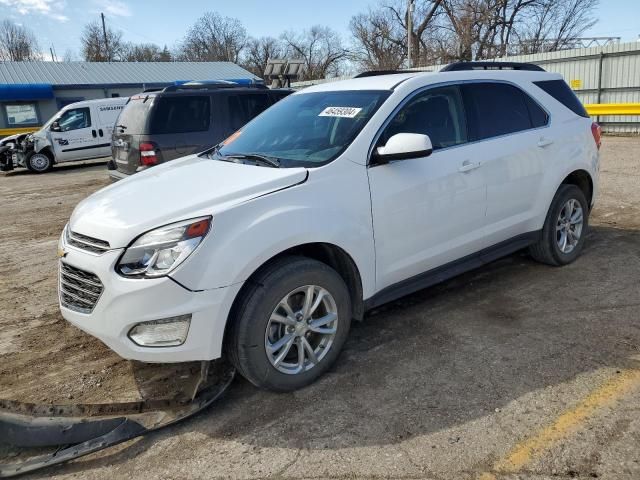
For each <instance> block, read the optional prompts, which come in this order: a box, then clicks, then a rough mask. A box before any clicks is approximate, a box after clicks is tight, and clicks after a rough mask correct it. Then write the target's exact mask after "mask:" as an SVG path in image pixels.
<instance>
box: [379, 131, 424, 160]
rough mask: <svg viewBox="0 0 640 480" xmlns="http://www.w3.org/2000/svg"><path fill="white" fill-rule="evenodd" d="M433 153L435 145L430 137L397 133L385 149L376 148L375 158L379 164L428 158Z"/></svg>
mask: <svg viewBox="0 0 640 480" xmlns="http://www.w3.org/2000/svg"><path fill="white" fill-rule="evenodd" d="M432 152H433V145H432V144H431V139H430V138H429V135H422V134H420V133H397V134H395V135H394V136H393V137H391V138H390V139H389V140H388V141H387V144H386V145H385V146H384V147H378V148H376V149H375V151H374V155H373V157H374V159H375V161H376V162H377V163H387V162H390V161H391V160H407V159H410V158H420V157H427V156H429V155H431V153H432Z"/></svg>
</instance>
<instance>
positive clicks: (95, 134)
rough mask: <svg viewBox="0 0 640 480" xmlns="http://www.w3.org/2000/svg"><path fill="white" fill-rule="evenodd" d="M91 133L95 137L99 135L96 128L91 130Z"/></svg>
mask: <svg viewBox="0 0 640 480" xmlns="http://www.w3.org/2000/svg"><path fill="white" fill-rule="evenodd" d="M91 135H92V136H93V138H96V137H97V136H98V134H97V133H96V131H95V130H91Z"/></svg>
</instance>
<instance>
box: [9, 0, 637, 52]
mask: <svg viewBox="0 0 640 480" xmlns="http://www.w3.org/2000/svg"><path fill="white" fill-rule="evenodd" d="M377 3H378V0H316V1H313V0H297V1H290V0H280V1H277V2H271V3H269V2H265V1H264V0H240V1H237V0H236V1H220V0H186V1H182V2H180V1H168V0H155V1H154V0H135V1H134V0H131V1H125V0H0V20H2V19H5V18H9V19H10V20H13V21H14V22H16V23H20V24H22V25H24V26H26V27H29V28H30V29H31V30H32V31H34V33H35V34H36V37H37V39H38V42H39V43H40V47H41V49H42V50H43V51H48V50H49V47H50V46H51V45H53V46H54V48H55V51H56V53H57V55H58V57H59V58H62V57H63V55H64V53H65V51H67V50H70V51H72V52H73V53H74V54H75V55H76V57H77V56H78V54H79V44H80V34H81V32H82V27H83V26H84V25H85V23H87V22H89V21H91V20H99V18H100V12H104V14H105V16H106V19H107V24H108V25H109V26H110V27H112V28H114V29H117V30H121V31H122V32H123V38H124V39H125V40H127V41H132V42H137V43H140V42H153V43H156V44H158V45H160V46H164V45H165V44H166V45H167V46H168V47H169V48H172V47H173V46H175V45H176V44H177V43H178V42H179V41H180V39H181V38H182V36H183V35H184V33H185V31H186V30H187V29H188V28H189V26H191V25H192V24H193V23H194V22H195V21H196V20H197V18H198V17H199V16H201V15H202V13H203V12H205V11H208V10H209V11H211V10H213V11H217V12H218V13H220V14H221V15H224V16H229V17H235V18H237V19H239V20H240V21H241V22H242V24H243V25H244V26H245V28H246V29H247V32H248V34H249V35H250V36H253V37H261V36H273V37H277V36H279V35H280V34H281V33H282V32H283V31H286V30H302V29H305V28H309V27H311V26H313V25H317V24H320V25H328V26H330V27H331V28H333V29H334V30H336V31H338V32H340V33H341V34H342V35H343V36H344V37H345V38H347V37H348V34H349V20H350V19H351V17H352V16H353V15H355V14H357V13H359V12H362V11H365V10H366V9H367V7H368V6H375V5H376V4H377ZM596 17H597V18H598V23H597V24H596V25H595V26H594V27H592V28H591V30H589V31H588V32H587V33H585V35H588V36H615V37H622V41H635V40H638V39H640V36H639V35H640V21H639V20H638V19H639V18H640V0H600V6H599V8H598V10H597V12H596Z"/></svg>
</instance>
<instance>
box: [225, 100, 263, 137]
mask: <svg viewBox="0 0 640 480" xmlns="http://www.w3.org/2000/svg"><path fill="white" fill-rule="evenodd" d="M227 98H228V102H229V123H230V126H231V129H232V130H237V129H239V128H240V127H242V126H243V125H244V124H246V123H247V122H249V120H251V119H253V118H254V117H257V116H258V115H260V114H261V113H262V112H263V111H265V110H266V109H267V108H269V106H270V105H271V101H270V100H269V97H268V95H267V94H266V93H256V94H245V95H233V94H231V95H229V96H228V97H227Z"/></svg>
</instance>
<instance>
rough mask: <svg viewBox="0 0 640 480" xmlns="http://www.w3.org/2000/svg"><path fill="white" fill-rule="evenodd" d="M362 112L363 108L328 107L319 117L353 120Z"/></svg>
mask: <svg viewBox="0 0 640 480" xmlns="http://www.w3.org/2000/svg"><path fill="white" fill-rule="evenodd" d="M361 111H362V109H361V108H356V107H327V108H325V109H324V110H323V111H322V112H320V115H318V116H319V117H341V118H353V117H355V116H356V115H358V114H359V113H360V112H361Z"/></svg>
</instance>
